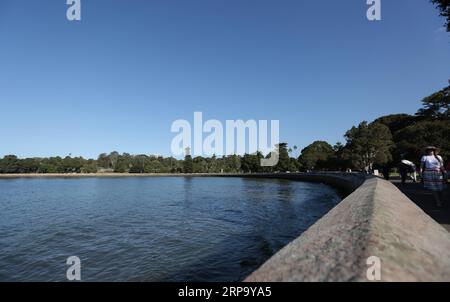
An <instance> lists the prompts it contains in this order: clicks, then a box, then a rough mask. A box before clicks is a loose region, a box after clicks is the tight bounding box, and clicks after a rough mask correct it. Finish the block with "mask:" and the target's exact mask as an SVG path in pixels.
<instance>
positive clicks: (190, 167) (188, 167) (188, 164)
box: [183, 148, 194, 173]
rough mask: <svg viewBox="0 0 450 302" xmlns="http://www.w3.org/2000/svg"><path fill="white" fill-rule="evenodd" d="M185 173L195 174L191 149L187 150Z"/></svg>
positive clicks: (184, 163) (184, 165)
mask: <svg viewBox="0 0 450 302" xmlns="http://www.w3.org/2000/svg"><path fill="white" fill-rule="evenodd" d="M183 172H184V173H193V172H194V162H193V160H192V156H191V154H190V148H186V156H185V157H184V162H183Z"/></svg>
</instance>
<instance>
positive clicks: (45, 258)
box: [0, 177, 340, 281]
mask: <svg viewBox="0 0 450 302" xmlns="http://www.w3.org/2000/svg"><path fill="white" fill-rule="evenodd" d="M0 192H1V194H0V281H28V280H30V281H64V280H65V276H66V269H67V266H66V259H67V257H69V256H78V257H79V258H80V259H81V275H82V280H84V281H239V280H242V279H243V278H245V277H246V276H247V275H248V274H249V273H250V272H252V271H253V270H255V269H256V268H257V267H258V266H259V265H261V264H262V263H263V262H264V261H265V260H267V259H268V258H269V257H270V256H271V255H273V254H274V253H275V252H276V251H278V250H279V249H280V248H281V247H283V246H284V245H286V244H287V243H288V242H289V241H291V240H293V239H294V238H296V237H297V236H298V235H299V234H301V233H302V232H303V231H304V230H305V229H306V228H308V227H309V226H310V225H311V224H312V223H314V222H315V221H316V220H317V219H318V218H320V217H321V216H323V215H324V214H325V213H326V212H328V211H329V210H330V209H331V208H332V207H333V206H334V205H336V204H337V203H338V202H339V201H340V198H339V196H338V194H337V193H336V192H335V191H334V190H333V189H331V188H329V187H327V186H325V185H321V184H312V183H302V182H292V181H286V180H264V179H258V180H255V179H239V178H203V177H202V178H184V177H167V178H164V177H155V178H114V179H109V178H88V179H12V180H0Z"/></svg>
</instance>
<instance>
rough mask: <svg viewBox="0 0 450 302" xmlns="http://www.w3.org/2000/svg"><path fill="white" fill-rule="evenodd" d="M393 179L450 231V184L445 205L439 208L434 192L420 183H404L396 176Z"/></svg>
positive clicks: (407, 194)
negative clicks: (427, 189) (425, 188)
mask: <svg viewBox="0 0 450 302" xmlns="http://www.w3.org/2000/svg"><path fill="white" fill-rule="evenodd" d="M391 181H392V183H393V184H394V185H396V186H397V187H398V188H399V189H400V190H401V191H402V192H403V193H404V194H405V195H406V196H408V197H409V199H411V200H412V201H413V202H414V203H415V204H416V205H417V206H418V207H420V208H421V209H422V210H423V211H424V212H425V213H427V214H428V215H429V216H431V218H433V219H434V220H436V221H437V222H438V223H439V224H441V225H442V226H443V227H444V228H445V229H447V231H449V232H450V189H449V187H450V186H447V190H446V192H445V194H444V207H443V208H438V207H437V206H436V204H435V201H434V198H433V195H432V193H431V192H428V191H425V190H424V189H423V187H422V185H421V184H420V183H413V182H411V181H410V180H408V181H407V182H406V183H405V184H402V183H401V182H400V179H395V178H394V179H391Z"/></svg>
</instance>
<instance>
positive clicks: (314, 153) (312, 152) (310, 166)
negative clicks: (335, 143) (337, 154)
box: [298, 141, 334, 170]
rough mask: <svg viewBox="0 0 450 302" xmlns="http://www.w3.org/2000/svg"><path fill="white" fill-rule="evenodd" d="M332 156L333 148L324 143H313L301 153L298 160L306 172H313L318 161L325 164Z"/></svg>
mask: <svg viewBox="0 0 450 302" xmlns="http://www.w3.org/2000/svg"><path fill="white" fill-rule="evenodd" d="M333 154H334V150H333V147H332V146H331V145H330V144H329V143H327V142H324V141H315V142H314V143H312V144H310V145H309V146H307V147H306V148H304V149H303V150H302V151H301V154H300V156H299V158H298V161H299V163H300V165H301V166H302V167H303V168H304V169H306V170H314V169H315V168H316V167H317V163H318V162H319V161H321V162H326V161H327V160H328V159H329V158H330V157H331V156H332V155H333Z"/></svg>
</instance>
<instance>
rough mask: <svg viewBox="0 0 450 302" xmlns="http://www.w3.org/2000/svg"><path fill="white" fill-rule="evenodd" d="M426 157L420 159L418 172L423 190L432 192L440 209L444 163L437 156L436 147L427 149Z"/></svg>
mask: <svg viewBox="0 0 450 302" xmlns="http://www.w3.org/2000/svg"><path fill="white" fill-rule="evenodd" d="M426 153H427V155H424V156H423V157H422V159H421V161H420V162H421V165H420V172H421V175H422V181H423V185H424V188H425V189H427V190H430V191H432V192H433V196H434V199H435V200H436V204H437V206H438V207H442V193H443V191H444V173H445V169H444V161H443V160H442V157H440V156H439V155H437V148H436V147H427V148H426Z"/></svg>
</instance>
